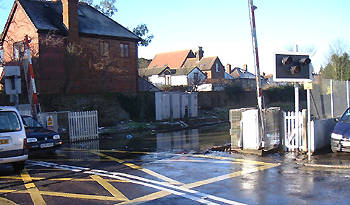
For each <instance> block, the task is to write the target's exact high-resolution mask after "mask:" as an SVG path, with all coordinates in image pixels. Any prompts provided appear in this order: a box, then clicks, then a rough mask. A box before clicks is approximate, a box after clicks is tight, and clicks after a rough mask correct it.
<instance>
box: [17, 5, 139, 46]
mask: <svg viewBox="0 0 350 205" xmlns="http://www.w3.org/2000/svg"><path fill="white" fill-rule="evenodd" d="M18 2H19V3H20V4H21V5H22V7H23V8H24V10H25V11H26V13H27V15H28V16H29V18H30V19H31V21H32V22H33V24H34V25H35V27H36V28H37V29H38V30H50V31H61V32H64V33H65V32H67V30H66V28H65V27H64V25H63V21H62V3H60V2H59V3H57V2H50V1H37V0H36V1H35V0H18ZM78 14H79V15H78V19H79V32H80V33H83V34H91V35H100V36H111V37H121V38H128V39H133V40H140V38H139V37H138V36H136V35H135V34H133V33H132V32H131V31H129V30H128V29H126V28H125V27H123V26H121V25H120V24H118V23H117V22H115V21H113V20H112V19H110V18H108V17H107V16H105V15H103V14H102V13H100V12H99V11H97V10H96V9H95V8H93V7H91V6H89V5H88V4H85V3H79V5H78Z"/></svg>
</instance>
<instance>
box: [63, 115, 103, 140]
mask: <svg viewBox="0 0 350 205" xmlns="http://www.w3.org/2000/svg"><path fill="white" fill-rule="evenodd" d="M68 121H69V137H70V141H71V142H76V141H81V140H92V139H97V138H98V117H97V111H86V112H70V113H68Z"/></svg>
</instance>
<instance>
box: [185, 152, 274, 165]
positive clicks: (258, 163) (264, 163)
mask: <svg viewBox="0 0 350 205" xmlns="http://www.w3.org/2000/svg"><path fill="white" fill-rule="evenodd" d="M190 156H191V157H199V158H208V159H219V160H230V161H236V162H240V163H249V164H256V165H274V164H275V163H268V162H260V161H254V160H248V159H234V158H230V157H219V156H210V155H201V154H198V155H197V154H194V155H190Z"/></svg>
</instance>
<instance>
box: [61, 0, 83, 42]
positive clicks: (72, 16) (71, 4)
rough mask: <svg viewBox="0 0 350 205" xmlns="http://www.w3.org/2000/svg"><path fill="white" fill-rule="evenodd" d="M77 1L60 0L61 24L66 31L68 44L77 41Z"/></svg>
mask: <svg viewBox="0 0 350 205" xmlns="http://www.w3.org/2000/svg"><path fill="white" fill-rule="evenodd" d="M78 1H79V0H61V2H62V17H63V23H64V25H65V26H66V28H67V30H68V38H69V41H70V42H74V41H78V40H79V20H78Z"/></svg>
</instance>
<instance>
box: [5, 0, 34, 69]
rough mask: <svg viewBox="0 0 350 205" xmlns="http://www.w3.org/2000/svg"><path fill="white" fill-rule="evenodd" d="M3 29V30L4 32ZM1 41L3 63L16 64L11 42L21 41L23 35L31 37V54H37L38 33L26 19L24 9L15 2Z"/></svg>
mask: <svg viewBox="0 0 350 205" xmlns="http://www.w3.org/2000/svg"><path fill="white" fill-rule="evenodd" d="M5 31H6V30H5ZM5 31H4V32H5ZM4 35H5V38H4V41H3V49H4V62H5V64H16V63H17V62H15V61H14V59H13V44H14V43H16V42H19V41H23V40H24V37H25V35H28V36H29V37H30V38H31V43H30V46H31V50H32V55H33V56H37V54H38V47H39V46H38V45H39V44H38V33H37V32H36V28H35V27H34V25H33V24H32V22H31V21H30V20H29V19H28V17H27V15H26V13H25V11H24V9H23V8H22V7H21V6H20V5H19V4H18V3H17V4H16V5H15V7H14V15H13V17H12V18H11V19H10V24H9V27H8V30H7V32H6V33H4Z"/></svg>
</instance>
